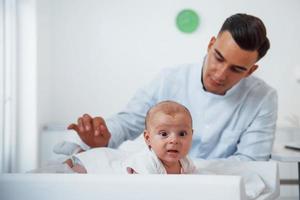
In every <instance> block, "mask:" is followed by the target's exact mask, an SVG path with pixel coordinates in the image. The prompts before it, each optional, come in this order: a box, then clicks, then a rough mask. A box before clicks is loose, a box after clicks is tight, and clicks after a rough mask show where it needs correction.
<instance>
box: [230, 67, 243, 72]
mask: <svg viewBox="0 0 300 200" xmlns="http://www.w3.org/2000/svg"><path fill="white" fill-rule="evenodd" d="M231 71H233V72H235V73H242V72H244V71H243V70H241V69H239V68H236V67H232V68H231Z"/></svg>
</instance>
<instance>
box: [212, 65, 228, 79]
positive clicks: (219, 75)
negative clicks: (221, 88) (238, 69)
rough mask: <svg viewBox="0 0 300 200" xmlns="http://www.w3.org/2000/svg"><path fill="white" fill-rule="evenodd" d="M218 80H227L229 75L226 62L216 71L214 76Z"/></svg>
mask: <svg viewBox="0 0 300 200" xmlns="http://www.w3.org/2000/svg"><path fill="white" fill-rule="evenodd" d="M214 77H215V78H216V79H217V80H216V81H218V82H223V81H225V80H226V77H227V66H226V65H225V64H224V65H222V66H219V67H218V68H217V69H216V71H215V76H214Z"/></svg>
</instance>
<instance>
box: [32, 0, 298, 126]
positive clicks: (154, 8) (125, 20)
mask: <svg viewBox="0 0 300 200" xmlns="http://www.w3.org/2000/svg"><path fill="white" fill-rule="evenodd" d="M37 3H38V70H39V71H38V76H39V80H38V87H39V88H38V91H39V92H38V93H39V96H38V102H39V106H38V112H39V125H40V127H42V126H45V125H49V124H52V125H53V124H62V125H66V124H68V123H70V122H72V121H75V120H76V119H77V117H78V116H79V115H81V114H83V113H91V114H97V115H99V114H100V115H103V116H109V115H111V114H113V113H115V112H117V111H119V110H120V109H122V108H123V107H124V106H125V104H126V102H127V101H128V99H129V98H130V97H131V96H132V95H133V94H134V92H135V91H136V89H137V88H139V87H141V86H142V85H144V84H145V83H147V82H148V81H149V80H151V79H152V78H153V76H154V75H155V74H156V73H157V72H158V71H160V69H161V68H164V67H169V66H172V65H174V64H180V63H186V62H201V60H202V57H203V56H204V54H205V51H206V46H207V43H208V41H209V39H210V37H211V36H212V35H216V34H217V32H218V30H219V28H220V26H221V24H222V22H223V21H224V19H225V18H226V17H228V16H229V15H231V14H234V13H236V12H246V13H249V14H254V15H257V16H259V17H261V18H262V19H263V21H264V22H265V24H266V26H267V28H268V36H269V38H270V40H271V50H270V51H269V53H268V55H267V57H265V58H264V59H263V60H261V62H260V64H261V68H260V70H259V71H258V72H257V73H256V74H257V75H258V76H260V77H262V78H264V79H265V80H266V81H267V82H268V83H269V84H271V85H272V86H273V87H275V88H276V89H277V90H278V93H279V121H280V122H283V123H284V122H285V118H286V117H287V116H290V115H291V114H297V115H298V116H299V115H300V106H299V103H298V102H300V93H299V91H300V90H299V89H300V84H297V83H296V81H295V79H294V78H293V71H294V70H295V68H300V66H299V65H300V64H299V62H298V57H299V52H300V45H299V44H300V38H299V37H298V33H299V31H300V30H299V29H300V21H299V20H296V19H299V18H300V12H298V11H299V10H300V2H299V1H298V0H289V1H284V0H278V1H272V0H264V1H261V0H251V1H250V0H249V1H239V0H226V1H217V0H210V1H204V0H203V1H199V0H189V1H180V0H164V1H159V0H151V1H147V0H144V1H142V0H126V1H124V0H85V1H82V0H39V1H38V2H37ZM183 8H192V9H194V10H195V11H197V12H198V14H199V15H200V17H201V24H200V28H199V29H198V31H197V32H196V33H194V34H183V33H181V32H179V31H178V30H177V29H176V27H175V17H176V14H177V13H178V12H179V11H180V10H181V9H183Z"/></svg>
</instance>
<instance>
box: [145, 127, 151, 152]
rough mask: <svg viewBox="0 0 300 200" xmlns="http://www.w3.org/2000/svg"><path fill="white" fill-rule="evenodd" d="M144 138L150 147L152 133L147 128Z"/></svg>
mask: <svg viewBox="0 0 300 200" xmlns="http://www.w3.org/2000/svg"><path fill="white" fill-rule="evenodd" d="M144 140H145V142H146V144H147V145H148V147H149V148H150V147H151V145H150V133H149V131H147V130H144Z"/></svg>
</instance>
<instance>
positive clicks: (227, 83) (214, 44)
mask: <svg viewBox="0 0 300 200" xmlns="http://www.w3.org/2000/svg"><path fill="white" fill-rule="evenodd" d="M257 56H258V53H257V51H247V50H243V49H241V48H240V47H239V46H238V44H237V43H236V42H235V41H234V39H233V38H232V36H231V34H230V33H229V32H228V31H225V32H223V33H220V34H219V35H218V37H217V38H215V37H213V38H211V40H210V42H209V45H208V50H207V57H206V60H205V63H204V68H203V75H202V76H203V77H202V78H203V84H204V87H205V89H206V91H208V92H211V93H214V94H218V95H224V94H225V93H226V92H227V91H228V90H229V89H230V88H232V87H233V86H234V85H235V84H237V83H238V82H239V81H240V80H241V79H243V78H245V77H247V76H249V75H250V74H252V73H253V72H254V71H255V70H256V69H257V67H258V66H257V65H255V62H256V61H257Z"/></svg>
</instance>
